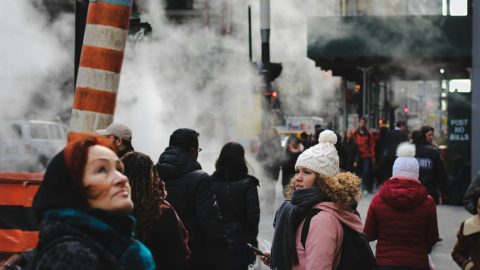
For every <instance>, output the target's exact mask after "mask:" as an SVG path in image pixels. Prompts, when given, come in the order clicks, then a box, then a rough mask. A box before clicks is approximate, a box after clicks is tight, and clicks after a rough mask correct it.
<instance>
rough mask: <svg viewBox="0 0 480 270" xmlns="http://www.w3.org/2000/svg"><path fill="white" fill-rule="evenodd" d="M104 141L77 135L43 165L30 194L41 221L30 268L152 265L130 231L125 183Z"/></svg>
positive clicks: (130, 205) (131, 221)
mask: <svg viewBox="0 0 480 270" xmlns="http://www.w3.org/2000/svg"><path fill="white" fill-rule="evenodd" d="M109 146H110V145H109V142H108V141H106V140H103V139H102V138H101V137H97V136H94V135H81V136H79V138H77V139H76V140H75V141H72V142H70V143H69V144H67V146H66V147H65V148H64V149H63V150H62V151H61V152H60V153H58V154H57V155H56V156H55V157H54V158H53V159H52V161H51V162H50V164H49V165H48V168H47V171H46V172H45V175H44V177H43V181H42V183H41V184H40V187H39V189H38V192H37V193H36V194H35V197H34V199H33V209H34V212H35V215H36V217H37V219H39V221H41V223H40V228H39V242H38V245H37V247H36V254H35V257H34V258H33V259H32V260H33V261H32V262H31V264H32V267H31V269H98V270H100V269H155V263H154V261H153V258H152V255H151V253H150V251H149V250H148V249H147V248H146V247H145V246H144V245H143V244H142V243H141V242H139V241H138V240H136V239H135V238H134V237H133V236H134V227H135V219H134V218H133V217H132V216H130V215H128V213H129V212H130V211H131V210H132V209H133V203H132V200H131V198H130V185H129V183H128V179H127V177H126V176H125V175H124V174H123V164H122V162H121V160H120V159H119V158H118V157H117V155H116V154H115V153H114V152H113V151H112V150H111V149H110V148H108V147H109Z"/></svg>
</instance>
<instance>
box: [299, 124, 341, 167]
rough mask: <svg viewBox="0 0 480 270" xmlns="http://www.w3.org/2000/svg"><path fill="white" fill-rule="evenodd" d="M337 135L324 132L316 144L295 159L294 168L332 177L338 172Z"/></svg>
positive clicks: (331, 132) (327, 131) (328, 131)
mask: <svg viewBox="0 0 480 270" xmlns="http://www.w3.org/2000/svg"><path fill="white" fill-rule="evenodd" d="M335 143H337V135H335V133H334V132H333V131H331V130H325V131H323V132H322V133H320V136H319V137H318V144H316V145H314V146H312V147H310V148H308V149H307V150H305V151H304V152H303V153H301V154H300V156H299V157H298V159H297V162H296V163H295V168H297V167H299V166H300V167H304V168H307V169H309V170H312V171H314V172H316V173H318V174H321V175H326V176H333V175H335V174H337V173H338V172H339V162H338V154H337V149H336V148H335Z"/></svg>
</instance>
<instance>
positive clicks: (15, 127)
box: [0, 124, 22, 140]
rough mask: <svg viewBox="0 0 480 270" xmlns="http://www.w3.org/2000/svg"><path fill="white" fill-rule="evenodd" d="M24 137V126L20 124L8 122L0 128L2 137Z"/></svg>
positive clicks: (16, 138)
mask: <svg viewBox="0 0 480 270" xmlns="http://www.w3.org/2000/svg"><path fill="white" fill-rule="evenodd" d="M21 138H22V126H20V125H19V124H7V125H4V126H3V127H1V128H0V139H3V140H19V139H21Z"/></svg>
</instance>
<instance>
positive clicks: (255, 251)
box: [247, 243, 271, 261]
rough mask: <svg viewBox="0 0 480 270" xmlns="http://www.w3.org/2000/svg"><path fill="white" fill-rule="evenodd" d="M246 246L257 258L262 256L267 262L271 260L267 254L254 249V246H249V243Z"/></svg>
mask: <svg viewBox="0 0 480 270" xmlns="http://www.w3.org/2000/svg"><path fill="white" fill-rule="evenodd" d="M247 246H248V247H249V248H250V249H251V250H252V251H253V252H254V253H255V254H257V255H258V256H264V257H266V258H267V260H269V261H270V260H271V258H270V255H268V254H265V253H264V252H263V251H261V250H260V249H258V248H256V247H255V246H254V245H252V244H250V243H247Z"/></svg>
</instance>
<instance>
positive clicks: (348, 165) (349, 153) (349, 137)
mask: <svg viewBox="0 0 480 270" xmlns="http://www.w3.org/2000/svg"><path fill="white" fill-rule="evenodd" d="M354 132H355V130H354V129H352V128H348V129H346V130H345V134H344V137H343V141H342V145H343V149H345V163H344V164H345V165H344V168H342V169H343V170H345V171H348V172H351V173H355V172H356V171H357V166H358V162H359V159H360V156H359V153H358V145H357V143H356V142H355V141H354V140H353V134H354Z"/></svg>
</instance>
